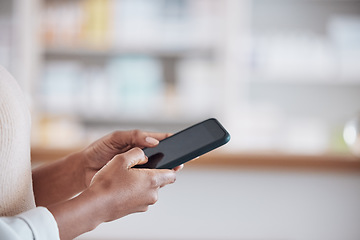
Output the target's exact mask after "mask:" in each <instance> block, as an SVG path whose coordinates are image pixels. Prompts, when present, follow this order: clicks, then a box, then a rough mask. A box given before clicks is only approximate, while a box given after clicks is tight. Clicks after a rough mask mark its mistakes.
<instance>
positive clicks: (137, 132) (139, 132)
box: [132, 129, 141, 138]
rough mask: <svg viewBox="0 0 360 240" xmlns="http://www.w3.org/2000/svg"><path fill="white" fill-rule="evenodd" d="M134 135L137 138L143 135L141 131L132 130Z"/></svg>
mask: <svg viewBox="0 0 360 240" xmlns="http://www.w3.org/2000/svg"><path fill="white" fill-rule="evenodd" d="M132 135H133V136H134V137H135V138H136V137H138V136H140V135H141V131H140V130H139V129H134V130H132Z"/></svg>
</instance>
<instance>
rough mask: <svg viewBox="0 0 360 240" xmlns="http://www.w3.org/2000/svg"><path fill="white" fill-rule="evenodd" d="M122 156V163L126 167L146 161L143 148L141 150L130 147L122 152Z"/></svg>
mask: <svg viewBox="0 0 360 240" xmlns="http://www.w3.org/2000/svg"><path fill="white" fill-rule="evenodd" d="M123 157H124V164H125V166H126V168H128V169H130V168H132V167H134V166H136V165H141V164H145V163H146V162H147V161H148V159H147V157H146V155H145V153H144V152H143V150H141V149H140V148H138V147H135V148H132V149H130V150H129V151H127V152H125V153H124V154H123Z"/></svg>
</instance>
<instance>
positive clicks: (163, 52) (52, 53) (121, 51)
mask: <svg viewBox="0 0 360 240" xmlns="http://www.w3.org/2000/svg"><path fill="white" fill-rule="evenodd" d="M137 54H139V55H149V56H155V57H163V58H182V57H211V56H213V54H214V50H213V49H211V48H200V47H194V48H170V49H165V48H140V47H122V48H116V49H91V48H59V47H47V48H45V49H44V51H43V55H44V56H45V57H46V58H57V57H66V58H82V57H95V58H111V57H117V56H121V55H137Z"/></svg>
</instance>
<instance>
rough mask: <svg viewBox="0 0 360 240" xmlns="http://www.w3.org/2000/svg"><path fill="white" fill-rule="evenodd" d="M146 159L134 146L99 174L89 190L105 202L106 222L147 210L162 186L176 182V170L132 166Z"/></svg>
mask: <svg viewBox="0 0 360 240" xmlns="http://www.w3.org/2000/svg"><path fill="white" fill-rule="evenodd" d="M146 162H147V157H146V156H145V154H144V152H143V151H142V150H141V149H140V148H133V149H131V150H129V151H128V152H126V153H123V154H119V155H116V156H115V157H114V158H113V159H112V160H111V161H109V162H108V163H107V164H106V165H105V166H104V167H103V168H102V169H101V170H99V171H98V172H97V173H96V174H95V176H94V177H93V179H92V181H91V183H90V186H89V190H90V191H91V192H93V193H95V194H96V196H97V197H96V198H97V199H99V202H102V205H103V206H102V209H103V211H102V212H103V214H104V215H103V221H112V220H115V219H118V218H120V217H123V216H126V215H128V214H131V213H135V212H144V211H146V210H147V209H148V207H149V205H152V204H155V203H156V201H157V198H158V190H159V188H161V187H163V186H165V185H167V184H170V183H173V182H175V179H176V177H175V172H176V170H166V169H161V170H160V169H139V168H132V167H133V166H135V165H138V164H144V163H146ZM180 168H181V167H178V168H177V169H178V170H179V169H180Z"/></svg>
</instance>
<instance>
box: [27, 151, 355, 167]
mask: <svg viewBox="0 0 360 240" xmlns="http://www.w3.org/2000/svg"><path fill="white" fill-rule="evenodd" d="M79 149H80V148H73V149H69V148H66V149H57V148H39V147H33V148H32V152H31V157H32V162H33V163H43V162H50V161H54V160H56V159H59V158H62V157H64V156H66V155H69V154H71V153H73V152H76V151H79ZM186 165H187V166H189V167H204V166H205V167H224V168H267V169H268V168H276V169H279V168H281V169H287V168H296V169H314V170H346V171H357V172H360V158H357V157H354V156H352V155H350V154H330V153H329V154H321V155H299V154H285V153H273V152H269V153H266V152H238V153H235V152H224V151H214V152H211V153H208V154H205V155H203V156H201V157H200V158H198V159H196V160H194V161H191V162H189V163H187V164H186Z"/></svg>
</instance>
